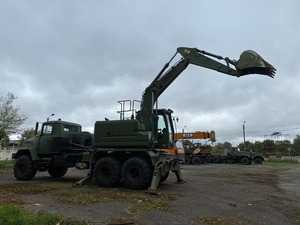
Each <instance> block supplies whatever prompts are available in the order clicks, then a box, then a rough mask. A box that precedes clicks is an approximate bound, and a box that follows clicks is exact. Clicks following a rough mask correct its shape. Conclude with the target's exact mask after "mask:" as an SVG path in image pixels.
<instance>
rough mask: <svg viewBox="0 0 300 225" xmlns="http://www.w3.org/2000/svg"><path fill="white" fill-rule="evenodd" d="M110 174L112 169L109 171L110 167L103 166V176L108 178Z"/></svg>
mask: <svg viewBox="0 0 300 225" xmlns="http://www.w3.org/2000/svg"><path fill="white" fill-rule="evenodd" d="M109 175H110V171H109V168H108V167H102V168H101V176H102V177H103V178H108V177H109Z"/></svg>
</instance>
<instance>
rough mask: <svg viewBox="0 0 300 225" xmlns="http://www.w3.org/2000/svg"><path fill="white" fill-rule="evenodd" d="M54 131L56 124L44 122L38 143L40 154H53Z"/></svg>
mask: <svg viewBox="0 0 300 225" xmlns="http://www.w3.org/2000/svg"><path fill="white" fill-rule="evenodd" d="M53 133H54V124H44V125H43V127H42V131H41V134H40V140H39V144H38V149H37V152H38V154H45V155H47V154H51V153H52V140H53Z"/></svg>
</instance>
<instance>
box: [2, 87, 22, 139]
mask: <svg viewBox="0 0 300 225" xmlns="http://www.w3.org/2000/svg"><path fill="white" fill-rule="evenodd" d="M15 99H17V97H15V96H14V94H12V93H10V92H8V93H7V95H6V96H5V97H0V141H1V140H2V138H4V137H7V136H9V135H11V134H16V133H18V132H20V130H21V129H20V126H21V125H22V124H23V123H24V121H25V120H26V119H27V116H26V115H24V114H19V111H20V107H19V106H13V101H14V100H15Z"/></svg>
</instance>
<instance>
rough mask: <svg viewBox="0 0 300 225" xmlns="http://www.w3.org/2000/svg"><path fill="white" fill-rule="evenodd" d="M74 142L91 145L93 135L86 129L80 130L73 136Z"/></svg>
mask: <svg viewBox="0 0 300 225" xmlns="http://www.w3.org/2000/svg"><path fill="white" fill-rule="evenodd" d="M74 143H76V144H79V145H83V146H86V147H91V146H92V145H93V136H92V134H91V133H90V132H87V131H83V132H80V133H78V134H77V135H76V137H75V138H74Z"/></svg>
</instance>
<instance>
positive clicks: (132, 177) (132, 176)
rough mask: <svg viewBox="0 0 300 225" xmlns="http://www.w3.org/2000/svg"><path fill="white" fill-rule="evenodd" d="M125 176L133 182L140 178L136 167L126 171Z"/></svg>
mask: <svg viewBox="0 0 300 225" xmlns="http://www.w3.org/2000/svg"><path fill="white" fill-rule="evenodd" d="M127 176H128V178H129V179H130V180H131V181H135V180H137V179H138V178H139V177H140V170H139V169H138V168H136V167H132V168H130V169H129V170H128V172H127Z"/></svg>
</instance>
